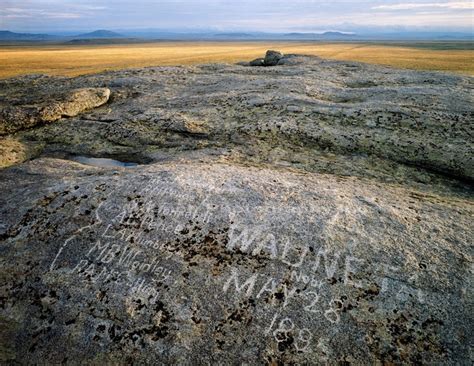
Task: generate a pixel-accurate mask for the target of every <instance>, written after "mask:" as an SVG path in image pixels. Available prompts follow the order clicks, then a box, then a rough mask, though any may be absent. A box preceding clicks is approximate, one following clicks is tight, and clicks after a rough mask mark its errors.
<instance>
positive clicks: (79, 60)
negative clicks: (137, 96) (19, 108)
mask: <svg viewBox="0 0 474 366" xmlns="http://www.w3.org/2000/svg"><path fill="white" fill-rule="evenodd" d="M267 49H277V50H280V51H282V52H284V53H300V54H307V55H317V56H320V57H323V58H329V59H336V60H348V61H360V62H367V63H372V64H380V65H387V66H393V67H397V68H410V69H417V70H438V71H448V72H456V73H462V74H467V75H474V61H473V60H474V51H473V50H471V49H463V50H461V49H455V50H453V49H436V48H431V49H430V48H416V47H404V46H403V45H402V46H399V45H375V44H355V43H345V44H344V43H333V44H324V43H310V42H304V43H289V42H158V43H144V44H124V45H80V46H77V45H41V46H3V47H0V78H6V77H13V76H18V75H24V74H49V75H62V76H78V75H83V74H91V73H97V72H101V71H105V70H119V69H125V68H137V67H146V66H169V65H192V64H201V63H212V62H226V63H235V62H238V61H244V60H251V59H253V58H256V57H261V56H263V55H264V53H265V51H266V50H267Z"/></svg>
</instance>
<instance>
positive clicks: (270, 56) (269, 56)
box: [265, 50, 283, 66]
mask: <svg viewBox="0 0 474 366" xmlns="http://www.w3.org/2000/svg"><path fill="white" fill-rule="evenodd" d="M282 58H283V54H282V53H281V52H279V51H272V50H269V51H267V53H266V55H265V66H276V65H278V62H279V61H280V60H281V59H282Z"/></svg>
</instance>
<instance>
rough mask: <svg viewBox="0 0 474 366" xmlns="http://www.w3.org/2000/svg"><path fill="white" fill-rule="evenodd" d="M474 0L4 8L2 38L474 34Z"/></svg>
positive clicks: (125, 0) (167, 0) (257, 0)
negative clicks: (164, 32)
mask: <svg viewBox="0 0 474 366" xmlns="http://www.w3.org/2000/svg"><path fill="white" fill-rule="evenodd" d="M473 17H474V0H467V1H448V0H408V1H400V0H383V1H382V0H374V1H363V0H331V1H329V0H328V1H324V0H232V1H223V0H201V1H199V0H132V1H130V0H83V1H73V0H0V30H1V29H8V30H14V31H45V32H46V31H74V30H94V29H99V28H101V29H102V28H106V29H145V28H155V29H172V30H183V31H185V30H190V29H193V30H194V29H214V30H225V31H239V30H253V31H268V32H280V31H283V32H288V31H290V32H299V31H308V32H309V31H324V30H357V29H359V28H365V29H369V28H371V27H374V28H378V27H390V28H392V29H393V28H394V27H400V28H408V29H420V28H426V29H430V30H435V29H439V30H443V31H445V30H453V31H456V30H463V31H466V30H467V31H469V30H470V31H473V22H474V20H473Z"/></svg>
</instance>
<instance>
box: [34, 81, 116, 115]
mask: <svg viewBox="0 0 474 366" xmlns="http://www.w3.org/2000/svg"><path fill="white" fill-rule="evenodd" d="M109 97H110V89H107V88H84V89H79V90H74V91H72V92H71V93H70V94H69V95H67V96H66V97H65V99H64V100H62V101H59V102H55V103H52V104H50V105H47V106H45V107H44V108H43V109H42V110H41V111H40V114H39V115H40V119H41V120H42V121H45V122H53V121H57V120H58V119H60V118H62V117H74V116H77V115H78V114H80V113H82V112H84V111H86V110H88V109H91V108H96V107H100V106H101V105H103V104H105V103H107V101H108V100H109Z"/></svg>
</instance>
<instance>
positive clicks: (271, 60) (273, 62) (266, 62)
mask: <svg viewBox="0 0 474 366" xmlns="http://www.w3.org/2000/svg"><path fill="white" fill-rule="evenodd" d="M283 59H284V56H283V54H282V53H281V52H279V51H272V50H268V51H267V53H266V54H265V58H257V59H255V60H253V61H250V62H249V63H248V65H249V66H277V65H278V64H279V63H280V62H281V60H283Z"/></svg>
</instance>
